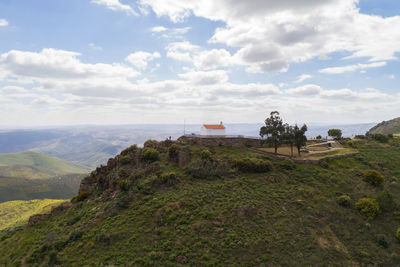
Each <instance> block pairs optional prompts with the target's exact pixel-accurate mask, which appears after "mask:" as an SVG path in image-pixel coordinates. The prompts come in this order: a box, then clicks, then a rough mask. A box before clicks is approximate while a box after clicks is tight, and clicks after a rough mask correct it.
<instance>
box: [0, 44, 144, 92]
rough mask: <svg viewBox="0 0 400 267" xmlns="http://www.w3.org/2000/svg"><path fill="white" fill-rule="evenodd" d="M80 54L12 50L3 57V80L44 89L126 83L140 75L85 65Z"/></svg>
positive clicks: (119, 66)
mask: <svg viewBox="0 0 400 267" xmlns="http://www.w3.org/2000/svg"><path fill="white" fill-rule="evenodd" d="M79 56H80V54H79V53H76V52H71V51H64V50H57V49H51V48H48V49H43V50H42V51H41V52H39V53H37V52H27V51H19V50H11V51H9V52H7V53H4V54H1V55H0V74H1V75H0V78H2V79H8V80H9V81H15V82H18V83H21V84H33V83H42V84H43V85H44V87H46V86H47V85H51V84H52V85H54V84H57V83H65V82H76V83H85V82H87V81H97V82H99V83H102V82H105V81H106V80H107V81H110V80H112V81H114V82H116V81H118V83H121V82H125V81H126V80H127V79H132V78H136V77H138V76H139V75H140V72H138V71H136V70H134V69H132V68H130V67H128V66H125V65H122V64H119V63H113V64H103V63H97V64H86V63H83V62H81V61H80V60H79V59H78V57H79Z"/></svg>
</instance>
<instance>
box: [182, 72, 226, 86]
mask: <svg viewBox="0 0 400 267" xmlns="http://www.w3.org/2000/svg"><path fill="white" fill-rule="evenodd" d="M179 77H180V78H183V79H185V80H189V81H190V82H191V83H192V84H194V85H214V84H223V83H226V82H227V81H228V74H227V72H226V71H223V70H214V71H189V72H186V73H184V74H179Z"/></svg>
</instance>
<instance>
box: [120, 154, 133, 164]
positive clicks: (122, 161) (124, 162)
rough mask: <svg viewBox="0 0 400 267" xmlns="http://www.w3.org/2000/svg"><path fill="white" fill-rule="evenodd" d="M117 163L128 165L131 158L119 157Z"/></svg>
mask: <svg viewBox="0 0 400 267" xmlns="http://www.w3.org/2000/svg"><path fill="white" fill-rule="evenodd" d="M119 162H120V163H121V164H122V165H127V164H129V163H131V162H132V158H131V157H130V156H128V155H126V156H121V157H120V158H119Z"/></svg>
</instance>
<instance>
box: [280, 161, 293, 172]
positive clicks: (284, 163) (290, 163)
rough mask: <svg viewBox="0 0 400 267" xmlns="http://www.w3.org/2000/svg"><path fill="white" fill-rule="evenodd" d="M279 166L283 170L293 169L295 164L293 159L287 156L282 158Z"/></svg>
mask: <svg viewBox="0 0 400 267" xmlns="http://www.w3.org/2000/svg"><path fill="white" fill-rule="evenodd" d="M279 166H280V167H281V168H282V169H284V170H294V169H296V164H295V163H294V162H293V160H291V159H289V158H285V159H284V160H282V161H281V162H280V164H279Z"/></svg>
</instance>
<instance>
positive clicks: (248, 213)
mask: <svg viewBox="0 0 400 267" xmlns="http://www.w3.org/2000/svg"><path fill="white" fill-rule="evenodd" d="M355 146H356V147H355V148H354V149H357V150H358V151H359V153H358V154H356V155H352V156H348V157H344V158H336V159H332V160H330V161H329V162H325V163H324V164H321V165H314V164H310V165H308V164H298V165H296V167H295V168H290V169H288V168H284V165H283V164H282V163H283V161H282V160H279V159H275V158H272V157H271V158H269V157H268V156H266V155H263V154H257V153H252V152H249V151H248V150H247V149H238V148H227V147H221V146H217V147H207V149H208V150H209V151H210V152H211V153H212V157H213V159H212V160H214V161H219V162H228V163H229V162H230V160H231V159H233V158H240V157H243V158H245V157H250V158H252V157H257V158H262V159H265V160H269V161H270V162H271V164H272V166H273V169H272V171H270V172H266V173H260V174H256V173H240V172H235V173H233V174H231V175H227V176H226V177H223V178H221V179H214V180H209V179H206V180H201V179H193V178H191V177H190V176H188V175H187V173H186V172H185V170H184V168H179V167H178V165H177V164H176V163H175V162H172V161H168V160H167V158H166V155H165V152H163V151H162V149H160V156H161V160H160V161H159V162H156V163H152V164H147V163H143V165H140V167H135V166H125V165H124V166H123V167H118V168H123V169H124V170H125V171H126V172H128V173H130V172H133V171H135V170H137V169H136V168H139V169H142V170H146V171H147V172H149V174H148V175H146V176H144V177H142V178H137V179H138V180H136V181H132V188H131V189H130V190H129V191H128V192H119V191H117V190H116V189H112V185H110V187H108V188H107V187H104V188H101V187H96V191H95V192H94V193H93V195H92V196H89V198H88V199H87V200H85V201H82V202H78V203H75V204H74V205H73V206H72V207H71V208H70V209H67V210H65V211H63V212H60V213H58V214H56V215H54V216H52V217H50V218H49V219H48V220H46V221H44V222H41V223H38V224H36V225H35V226H33V227H30V228H26V229H25V230H22V231H16V232H4V233H2V234H1V233H0V265H5V266H18V265H29V266H48V265H60V266H78V265H79V266H101V265H103V266H311V265H315V266H327V265H330V266H396V265H397V264H398V262H400V243H399V242H398V241H397V240H396V238H395V232H396V230H397V228H398V227H399V224H400V220H399V219H400V210H399V208H398V207H396V209H395V210H392V211H385V212H382V213H381V214H380V215H379V216H378V217H377V218H376V219H374V220H369V219H368V218H367V217H365V216H364V215H362V214H361V213H360V212H359V211H358V210H357V209H356V208H355V207H354V204H355V203H356V202H357V201H358V200H359V199H361V198H365V197H370V198H374V197H375V196H377V195H378V194H379V193H380V192H382V191H383V190H384V189H386V190H387V191H388V192H389V193H390V194H391V195H392V196H393V198H394V200H395V201H397V202H398V201H400V166H399V165H398V162H400V140H398V139H395V140H392V141H391V143H390V144H389V145H382V144H379V143H376V142H373V141H372V142H367V141H361V142H358V143H357V144H355ZM180 149H182V150H184V151H185V152H186V153H187V154H190V155H191V160H192V161H194V160H198V159H199V157H200V152H201V151H202V150H203V149H205V148H204V147H199V146H182V145H181V147H180ZM118 168H116V169H113V170H111V171H110V172H109V173H108V174H107V175H106V177H109V178H110V179H112V181H114V182H115V183H117V182H118V179H117V178H115V177H116V175H117V174H118V172H119V169H118ZM369 169H375V170H377V171H379V172H381V173H382V174H383V175H384V176H385V183H384V185H383V186H382V187H381V188H376V187H372V186H370V185H369V184H367V183H365V182H364V181H363V176H362V173H363V171H365V170H369ZM171 171H173V172H175V173H176V176H177V179H178V180H179V181H180V182H179V183H178V184H176V185H174V186H170V187H166V186H158V187H154V184H153V185H152V184H151V181H152V178H151V177H152V176H156V175H157V174H156V173H157V172H161V173H167V172H171ZM112 183H113V182H110V184H112ZM107 192H108V193H107ZM342 195H347V196H349V197H350V199H351V204H350V207H342V206H340V205H339V204H338V203H337V198H338V197H339V196H342ZM378 236H380V237H381V236H385V238H386V239H385V241H386V242H387V244H388V246H387V247H382V246H381V245H380V243H379V242H378V241H377V240H378V239H377V237H378Z"/></svg>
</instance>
